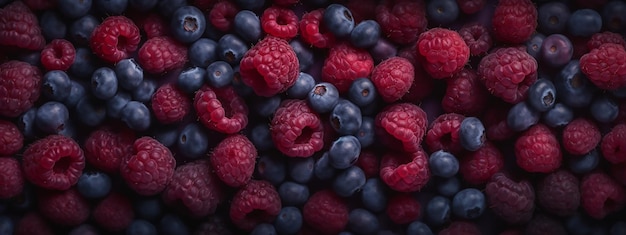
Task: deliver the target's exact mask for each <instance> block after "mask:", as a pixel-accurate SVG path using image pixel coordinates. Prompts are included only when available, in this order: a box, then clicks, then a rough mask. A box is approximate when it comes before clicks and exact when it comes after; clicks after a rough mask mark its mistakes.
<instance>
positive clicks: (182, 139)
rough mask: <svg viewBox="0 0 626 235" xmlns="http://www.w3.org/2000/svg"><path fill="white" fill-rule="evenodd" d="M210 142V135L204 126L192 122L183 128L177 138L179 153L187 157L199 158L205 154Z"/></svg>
mask: <svg viewBox="0 0 626 235" xmlns="http://www.w3.org/2000/svg"><path fill="white" fill-rule="evenodd" d="M208 142H209V136H208V134H207V133H206V131H205V130H204V129H203V127H202V126H200V125H198V124H197V123H190V124H187V125H186V126H185V128H183V129H182V130H181V131H180V133H179V134H178V138H177V139H176V146H177V147H178V153H180V154H181V155H183V157H185V158H189V159H197V158H200V157H202V156H205V154H206V152H207V149H208V148H209V146H208Z"/></svg>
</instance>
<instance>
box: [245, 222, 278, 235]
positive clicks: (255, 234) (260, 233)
mask: <svg viewBox="0 0 626 235" xmlns="http://www.w3.org/2000/svg"><path fill="white" fill-rule="evenodd" d="M277 234H278V233H276V229H275V228H274V225H272V224H268V223H260V224H257V225H256V226H255V227H254V229H252V231H251V232H250V235H277Z"/></svg>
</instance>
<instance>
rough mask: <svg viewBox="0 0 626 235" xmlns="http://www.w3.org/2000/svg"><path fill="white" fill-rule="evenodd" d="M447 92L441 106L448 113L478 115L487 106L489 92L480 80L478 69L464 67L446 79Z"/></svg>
mask: <svg viewBox="0 0 626 235" xmlns="http://www.w3.org/2000/svg"><path fill="white" fill-rule="evenodd" d="M446 84H447V86H446V93H445V94H444V95H443V99H441V107H442V108H443V110H444V111H445V112H447V113H459V114H462V115H467V116H478V115H480V114H482V113H483V111H484V110H485V108H486V107H487V102H488V100H489V93H488V92H487V90H486V89H485V87H484V86H483V84H482V83H481V82H480V80H478V75H477V74H476V70H473V69H470V68H467V67H466V68H463V69H462V70H461V71H459V72H458V73H456V74H455V75H453V76H452V77H451V78H449V79H446Z"/></svg>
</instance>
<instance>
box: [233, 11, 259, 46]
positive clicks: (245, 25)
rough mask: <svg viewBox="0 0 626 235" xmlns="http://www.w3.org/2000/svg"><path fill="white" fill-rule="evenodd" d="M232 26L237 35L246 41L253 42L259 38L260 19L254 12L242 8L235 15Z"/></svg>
mask: <svg viewBox="0 0 626 235" xmlns="http://www.w3.org/2000/svg"><path fill="white" fill-rule="evenodd" d="M233 24H234V25H233V28H234V29H235V32H237V35H239V36H240V37H241V38H242V39H243V40H246V41H247V42H251V43H254V42H256V41H258V40H259V39H261V37H262V35H263V29H261V20H260V19H259V16H257V15H256V14H255V13H254V12H252V11H249V10H242V11H239V12H238V13H237V15H235V19H234V21H233Z"/></svg>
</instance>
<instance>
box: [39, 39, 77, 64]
mask: <svg viewBox="0 0 626 235" xmlns="http://www.w3.org/2000/svg"><path fill="white" fill-rule="evenodd" d="M75 57H76V49H74V45H72V43H71V42H69V41H67V40H65V39H54V40H52V42H50V43H49V44H48V45H46V47H44V48H43V50H42V51H41V64H42V65H43V67H44V68H46V70H68V69H69V68H70V66H71V65H72V64H73V63H74V58H75Z"/></svg>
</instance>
